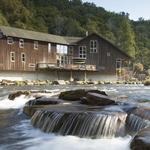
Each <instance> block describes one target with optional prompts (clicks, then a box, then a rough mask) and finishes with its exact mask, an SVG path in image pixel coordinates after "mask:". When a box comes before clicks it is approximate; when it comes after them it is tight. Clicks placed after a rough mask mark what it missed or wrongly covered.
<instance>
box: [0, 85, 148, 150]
mask: <svg viewBox="0 0 150 150" xmlns="http://www.w3.org/2000/svg"><path fill="white" fill-rule="evenodd" d="M79 88H88V89H89V88H90V89H99V90H104V91H106V93H107V94H108V95H110V96H111V97H113V98H116V99H119V100H121V101H128V102H130V103H138V105H145V106H149V105H150V103H149V102H150V101H149V100H150V92H149V90H150V87H145V86H143V85H97V86H95V85H94V86H93V85H89V86H77V85H76V86H74V85H66V86H52V85H51V86H34V87H30V86H28V87H27V86H26V87H13V86H11V87H0V150H37V149H39V150H49V149H50V150H100V149H101V150H130V148H129V145H130V141H131V139H132V137H131V136H129V135H127V136H125V137H117V138H112V139H107V138H106V139H85V138H79V137H75V136H59V135H54V134H46V133H43V132H41V131H40V130H39V129H35V128H33V127H32V125H31V123H30V119H29V118H28V117H27V116H26V115H24V114H23V113H22V109H23V106H24V104H25V103H26V102H27V101H28V100H29V99H32V97H30V98H27V97H25V96H20V97H19V98H16V99H15V101H10V100H8V94H9V93H10V92H13V91H15V90H50V91H51V95H52V96H53V95H57V94H58V93H59V92H61V91H64V90H71V89H79Z"/></svg>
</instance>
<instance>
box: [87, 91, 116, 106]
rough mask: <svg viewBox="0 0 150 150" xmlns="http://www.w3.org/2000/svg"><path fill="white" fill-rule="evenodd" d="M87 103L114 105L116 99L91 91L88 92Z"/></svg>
mask: <svg viewBox="0 0 150 150" xmlns="http://www.w3.org/2000/svg"><path fill="white" fill-rule="evenodd" d="M86 97H87V103H88V104H90V105H100V106H105V105H113V104H115V101H114V100H113V99H111V98H110V97H109V96H105V95H102V94H99V93H91V92H88V93H87V95H86Z"/></svg>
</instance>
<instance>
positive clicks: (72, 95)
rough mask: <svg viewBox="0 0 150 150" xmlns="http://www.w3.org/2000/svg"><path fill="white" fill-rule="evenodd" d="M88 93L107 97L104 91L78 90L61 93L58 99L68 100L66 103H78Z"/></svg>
mask: <svg viewBox="0 0 150 150" xmlns="http://www.w3.org/2000/svg"><path fill="white" fill-rule="evenodd" d="M88 92H90V93H98V94H102V95H107V94H106V93H105V92H104V91H99V90H84V89H78V90H72V91H65V92H61V93H60V95H59V99H63V100H68V101H80V100H81V99H82V98H83V97H86V95H87V93H88Z"/></svg>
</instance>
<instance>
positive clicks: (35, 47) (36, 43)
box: [33, 41, 39, 50]
mask: <svg viewBox="0 0 150 150" xmlns="http://www.w3.org/2000/svg"><path fill="white" fill-rule="evenodd" d="M33 45H34V49H35V50H38V48H39V42H38V41H34V44H33Z"/></svg>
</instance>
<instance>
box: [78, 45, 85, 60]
mask: <svg viewBox="0 0 150 150" xmlns="http://www.w3.org/2000/svg"><path fill="white" fill-rule="evenodd" d="M79 57H80V58H86V46H80V47H79Z"/></svg>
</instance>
